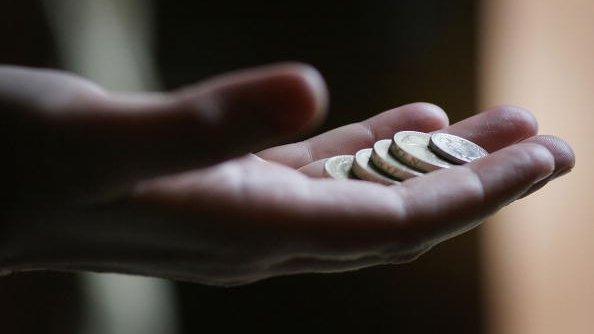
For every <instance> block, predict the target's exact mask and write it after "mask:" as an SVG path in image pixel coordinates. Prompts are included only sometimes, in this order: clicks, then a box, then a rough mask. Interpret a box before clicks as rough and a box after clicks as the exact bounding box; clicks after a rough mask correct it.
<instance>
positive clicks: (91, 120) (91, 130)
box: [0, 63, 327, 193]
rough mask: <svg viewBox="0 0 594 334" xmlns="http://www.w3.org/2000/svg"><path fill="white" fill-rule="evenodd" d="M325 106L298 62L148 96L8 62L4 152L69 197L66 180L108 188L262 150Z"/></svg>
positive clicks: (318, 85)
mask: <svg viewBox="0 0 594 334" xmlns="http://www.w3.org/2000/svg"><path fill="white" fill-rule="evenodd" d="M326 103H327V92H326V87H325V84H324V81H323V79H322V77H321V75H320V74H319V73H318V72H317V71H316V70H315V69H313V68H312V67H310V66H307V65H302V64H295V63H289V64H279V65H273V66H267V67H261V68H255V69H251V70H244V71H239V72H234V73H230V74H226V75H223V76H219V77H215V78H212V79H209V80H206V81H204V82H202V83H199V84H197V85H194V86H190V87H187V88H183V89H180V90H178V91H175V92H172V93H141V94H136V93H134V94H129V93H126V94H119V93H118V94H113V93H108V92H105V91H104V90H102V89H101V88H99V87H97V86H96V85H94V84H92V83H90V82H88V81H85V80H83V79H81V78H78V77H74V76H71V75H67V74H64V73H60V72H55V71H47V70H31V69H23V68H15V67H0V107H1V109H2V112H3V119H4V121H3V122H2V129H4V130H5V131H4V130H3V131H2V132H3V136H4V137H6V138H8V139H9V140H8V141H4V142H5V143H7V144H6V145H5V146H6V147H5V149H3V152H4V154H5V155H10V156H11V157H10V160H11V161H13V162H14V165H15V166H13V167H14V168H15V171H18V172H19V175H21V176H22V179H23V180H22V182H21V181H19V182H20V183H28V184H37V185H40V184H42V183H48V182H49V181H51V182H50V183H51V184H47V187H48V189H54V188H56V189H55V190H57V191H64V192H65V193H72V192H71V191H68V190H64V189H63V188H64V187H63V186H62V185H67V186H68V187H73V188H74V189H79V190H80V189H82V190H83V191H85V192H89V191H94V192H96V191H99V190H109V188H113V187H114V186H117V187H121V186H122V185H125V184H129V183H131V182H134V181H137V180H139V179H142V178H146V177H153V176H158V175H163V174H166V173H171V172H177V171H183V170H186V169H190V168H194V167H200V166H205V165H208V164H212V163H214V162H217V161H220V160H222V159H225V158H229V157H231V156H234V155H238V154H244V153H246V152H250V151H252V150H256V149H259V148H261V147H262V146H263V145H265V144H268V143H270V142H272V141H275V140H279V139H281V138H285V137H287V136H294V135H296V134H297V133H299V132H300V131H304V130H306V129H308V128H310V127H312V126H313V125H315V124H316V123H317V122H319V121H320V120H321V118H322V117H323V115H324V111H325V107H326ZM10 124H13V125H10ZM10 143H12V144H10ZM7 152H8V153H7ZM10 152H12V153H10ZM40 170H43V177H40V179H39V180H37V181H35V180H34V179H35V178H34V176H35V175H40V173H39V171H40ZM57 188H60V189H62V190H58V189H57ZM103 188H108V189H103Z"/></svg>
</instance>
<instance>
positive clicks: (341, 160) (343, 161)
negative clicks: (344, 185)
mask: <svg viewBox="0 0 594 334" xmlns="http://www.w3.org/2000/svg"><path fill="white" fill-rule="evenodd" d="M354 160H355V157H354V156H352V155H338V156H335V157H332V158H329V159H328V160H326V163H325V164H324V175H325V176H327V177H331V178H333V179H338V180H344V179H350V178H351V177H350V175H351V168H352V166H353V161H354Z"/></svg>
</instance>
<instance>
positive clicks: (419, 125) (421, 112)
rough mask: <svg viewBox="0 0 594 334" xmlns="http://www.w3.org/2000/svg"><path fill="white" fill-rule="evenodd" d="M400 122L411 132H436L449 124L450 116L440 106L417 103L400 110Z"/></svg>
mask: <svg viewBox="0 0 594 334" xmlns="http://www.w3.org/2000/svg"><path fill="white" fill-rule="evenodd" d="M397 109H399V113H398V115H399V117H400V118H399V122H400V123H402V124H407V128H410V130H418V131H426V132H429V131H435V130H439V129H442V128H444V127H446V126H448V124H449V119H448V115H447V114H446V112H445V111H444V110H443V109H442V108H440V107H439V106H437V105H435V104H431V103H427V102H415V103H410V104H406V105H404V106H401V107H399V108H397Z"/></svg>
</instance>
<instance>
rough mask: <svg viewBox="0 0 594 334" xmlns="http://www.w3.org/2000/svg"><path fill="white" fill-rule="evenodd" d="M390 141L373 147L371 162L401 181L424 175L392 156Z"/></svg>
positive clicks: (378, 143) (383, 141) (386, 140)
mask: <svg viewBox="0 0 594 334" xmlns="http://www.w3.org/2000/svg"><path fill="white" fill-rule="evenodd" d="M391 144H392V141H391V140H390V139H384V140H380V141H377V142H376V143H375V144H374V145H373V151H372V152H371V162H373V164H374V165H375V167H377V168H378V169H380V170H381V171H382V172H384V173H386V174H388V175H390V176H392V177H395V178H397V179H400V180H406V179H410V178H411V177H415V176H420V175H423V173H421V172H419V171H416V170H414V169H412V168H410V167H408V166H407V165H405V164H403V163H402V162H400V161H399V160H398V159H396V158H394V157H393V156H392V155H391V154H390V145H391Z"/></svg>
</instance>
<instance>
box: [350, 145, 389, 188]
mask: <svg viewBox="0 0 594 334" xmlns="http://www.w3.org/2000/svg"><path fill="white" fill-rule="evenodd" d="M353 174H355V176H357V177H358V178H360V179H361V180H365V181H371V182H376V183H381V184H385V185H392V184H396V183H398V181H396V180H393V179H391V178H389V177H387V176H385V175H383V174H382V173H381V172H379V171H378V170H377V169H376V168H375V167H374V166H373V164H372V163H371V149H370V148H366V149H362V150H360V151H359V152H357V154H355V161H354V162H353Z"/></svg>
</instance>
